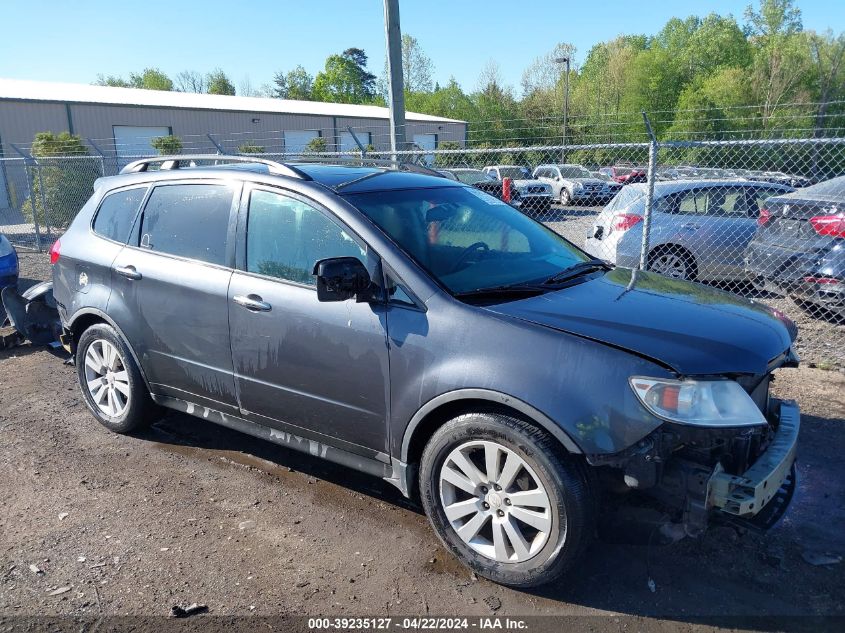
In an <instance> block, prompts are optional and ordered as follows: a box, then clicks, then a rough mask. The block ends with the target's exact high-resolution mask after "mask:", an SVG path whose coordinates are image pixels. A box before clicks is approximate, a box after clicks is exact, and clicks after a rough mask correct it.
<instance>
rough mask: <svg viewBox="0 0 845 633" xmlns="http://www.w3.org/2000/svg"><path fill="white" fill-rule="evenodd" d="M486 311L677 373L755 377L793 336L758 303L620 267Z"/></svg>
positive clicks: (785, 324)
mask: <svg viewBox="0 0 845 633" xmlns="http://www.w3.org/2000/svg"><path fill="white" fill-rule="evenodd" d="M486 309H488V310H491V311H493V312H496V313H498V314H502V315H507V316H510V317H514V318H518V319H522V320H525V321H529V322H532V323H536V324H538V325H542V326H545V327H549V328H552V329H556V330H560V331H562V332H568V333H571V334H575V335H578V336H583V337H586V338H590V339H593V340H597V341H600V342H603V343H606V344H609V345H613V346H614V347H619V348H622V349H625V350H628V351H630V352H633V353H636V354H638V355H640V356H644V357H647V358H650V359H652V360H656V361H658V362H660V363H662V364H663V365H667V366H669V367H671V368H672V369H673V370H675V371H676V372H677V373H679V374H682V375H706V374H739V373H742V374H763V373H765V372H766V371H767V370H768V367H769V364H770V363H771V361H772V360H773V359H775V358H777V357H778V356H780V355H781V354H783V353H784V352H785V351H787V350H788V349H789V347H790V345H791V343H792V340H793V339H794V337H795V333H796V331H795V326H794V324H792V322H791V321H789V319H787V318H786V317H785V316H783V315H782V314H780V313H779V312H777V311H775V310H773V309H771V308H769V307H767V306H765V305H763V304H760V303H756V302H754V301H750V300H747V299H742V298H741V297H737V296H735V295H732V294H729V293H727V292H724V291H721V290H715V289H713V288H710V287H708V286H704V285H701V284H696V283H690V282H684V281H677V280H674V279H669V278H667V277H663V276H662V275H657V274H654V273H648V272H643V271H632V270H630V269H627V268H616V269H614V270H611V271H609V272H607V273H605V274H604V275H602V276H599V277H594V278H593V279H590V280H588V281H585V282H583V283H580V284H577V285H574V286H570V287H568V288H563V289H561V290H558V291H556V292H549V293H546V294H543V295H539V296H536V297H532V298H529V299H523V300H520V301H513V302H510V303H504V304H500V305H494V306H488V307H487V308H486Z"/></svg>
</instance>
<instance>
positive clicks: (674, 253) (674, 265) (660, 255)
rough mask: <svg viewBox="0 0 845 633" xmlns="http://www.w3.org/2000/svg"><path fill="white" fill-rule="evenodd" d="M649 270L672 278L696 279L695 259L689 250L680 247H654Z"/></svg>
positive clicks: (649, 258) (649, 261)
mask: <svg viewBox="0 0 845 633" xmlns="http://www.w3.org/2000/svg"><path fill="white" fill-rule="evenodd" d="M648 270H649V272H653V273H657V274H659V275H663V276H665V277H670V278H672V279H689V280H692V279H695V260H694V259H693V256H692V255H691V254H690V253H689V251H687V250H685V249H683V248H680V247H674V246H669V247H662V248H656V249H654V250H653V251H652V252H651V254H650V255H649V257H648Z"/></svg>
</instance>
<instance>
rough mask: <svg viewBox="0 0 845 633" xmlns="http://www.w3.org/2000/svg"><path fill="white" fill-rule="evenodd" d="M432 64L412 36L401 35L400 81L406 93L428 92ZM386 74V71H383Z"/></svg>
mask: <svg viewBox="0 0 845 633" xmlns="http://www.w3.org/2000/svg"><path fill="white" fill-rule="evenodd" d="M432 70H433V64H432V63H431V59H430V58H429V57H428V56H427V55H426V54H425V53H424V52H423V50H422V47H421V46H420V43H419V41H418V40H417V38H415V37H414V36H412V35H408V34H407V33H403V34H402V80H403V83H404V84H405V90H407V91H408V92H430V91H431V89H432V87H431V86H432V84H431V73H432ZM385 72H386V71H385Z"/></svg>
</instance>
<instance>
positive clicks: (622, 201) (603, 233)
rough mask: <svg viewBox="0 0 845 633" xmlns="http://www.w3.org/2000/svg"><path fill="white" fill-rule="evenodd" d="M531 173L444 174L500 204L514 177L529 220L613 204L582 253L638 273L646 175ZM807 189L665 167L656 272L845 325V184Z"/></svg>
mask: <svg viewBox="0 0 845 633" xmlns="http://www.w3.org/2000/svg"><path fill="white" fill-rule="evenodd" d="M526 172H527V168H523V167H519V166H515V165H493V166H488V167H485V168H484V169H483V170H481V169H472V168H453V169H444V170H441V172H440V173H441V174H443V175H445V176H446V177H449V178H452V179H453V180H459V181H461V182H463V183H465V184H470V185H473V186H475V187H477V188H479V189H481V190H483V191H487V192H488V193H491V194H493V195H495V196H497V197H499V198H503V189H502V187H503V179H504V178H511V189H510V196H509V198H508V200H509V201H510V202H511V204H513V205H514V206H516V207H517V208H520V209H522V210H523V211H525V212H528V213H537V212H539V213H542V212H543V211H548V210H549V209H550V208H551V202H552V201H556V202H559V203H560V204H561V205H563V206H569V205H573V204H591V205H596V204H605V205H606V206H605V207H604V208H603V209H601V210H600V212H599V213H598V215H597V216H596V219H595V222H594V224H593V225H592V226H591V227H590V228H589V230H588V232H587V235H586V239H585V242H584V249H585V250H586V251H587V252H588V253H590V254H591V255H593V256H594V257H597V258H601V259H605V260H607V261H610V262H612V263H614V264H616V265H618V266H626V267H630V268H636V267H637V266H638V264H639V261H640V248H641V244H642V232H643V218H644V216H645V202H646V184H645V182H644V181H645V171H644V170H642V169H641V168H638V167H635V166H634V167H608V168H602V169H600V170H599V171H598V172H591V171H589V170H588V169H586V168H585V167H583V166H581V165H574V164H543V165H538V166H537V167H536V168H535V169H534V171H533V173H532V177H531V178H527V177H526V175H527V173H526ZM600 176H601V177H600ZM809 183H810V179H808V178H805V177H801V176H795V175H788V174H784V173H783V172H774V171H750V170H728V169H712V168H695V167H673V168H671V169H670V168H666V169H663V170H662V171H661V172H659V173H658V178H657V182H656V183H655V187H654V202H653V207H652V223H651V229H650V236H649V245H650V250H649V253H648V268H649V270H651V271H654V272H657V273H660V274H662V275H665V276H668V277H672V278H675V279H685V280H694V281H703V282H736V281H740V282H742V281H746V282H752V283H753V284H755V285H757V286H758V287H760V288H761V289H765V288H769V287H771V288H772V289H777V290H779V291H785V292H786V293H787V294H789V295H790V296H792V297H793V298H794V299H796V300H797V301H798V302H799V303H800V304H802V305H804V306H805V307H809V308H811V309H812V310H815V309H817V308H822V309H823V310H824V311H826V313H831V314H833V315H835V316H838V317H845V247H843V245H842V239H843V238H845V216H843V213H845V180H843V178H841V177H840V178H834V179H832V180H829V181H825V182H822V183H819V184H816V185H810V184H809ZM797 187H803V189H800V190H797V189H796V188H797ZM539 218H540V219H542V215H540V216H539Z"/></svg>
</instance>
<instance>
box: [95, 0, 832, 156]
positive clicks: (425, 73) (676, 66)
mask: <svg viewBox="0 0 845 633" xmlns="http://www.w3.org/2000/svg"><path fill="white" fill-rule="evenodd" d="M576 53H577V51H576V50H575V48H574V47H573V46H572V45H571V44H569V43H566V42H562V43H559V44H557V45H556V46H555V47H553V48H552V49H551V50H549V51H548V53H546V54H545V55H542V56H540V57H538V58H537V59H535V60H534V61H533V62H532V63H531V64H530V65H529V66H528V67H527V68H526V69H525V70H524V72H523V75H522V80H521V85H520V88H521V90H520V91H519V94H517V91H516V90H515V88H514V87H513V86H508V85H506V84H505V83H504V82H503V81H502V78H501V74H500V72H499V70H498V67H497V65H496V64H495V62H494V61H492V60H491V62H489V63H488V64H487V65H486V66H485V67H484V68H483V69H481V72H480V74H479V79H478V84H477V86H476V87H475V88H474V89H472V90H466V89H465V88H464V87H462V86H461V85H460V84H459V83H458V82H457V81H456V80H455V79H454V78H452V79H450V80H449V81H448V82H447V83H446V85H444V86H441V85H439V84H437V83H436V82H434V81H433V78H432V75H433V69H434V65H433V63H432V61H431V59H430V58H429V57H428V56H427V55H426V54H425V52H424V51H423V49H422V46H421V44H420V42H419V41H418V40H417V39H416V38H414V37H413V36H412V35H409V34H405V35H403V37H402V71H403V76H404V81H405V90H406V95H405V105H406V108H407V109H408V110H409V111H414V112H421V113H425V114H432V115H437V116H443V117H448V118H453V119H460V120H464V121H467V122H469V140H470V142H471V143H472V144H473V145H489V146H491V147H495V146H507V145H539V144H557V143H559V142H560V139H561V137H562V133H563V130H562V121H563V116H562V115H563V101H564V99H563V95H564V90H565V87H566V84H567V83H568V86H569V94H570V99H569V108H568V121H569V127H568V129H567V130H566V136H567V139H568V142H569V143H579V142H584V143H587V142H601V141H609V140H611V141H627V140H643V137H644V132H645V128H644V126H643V121H642V118H641V117H640V115H639V114H638V113H639V112H640V111H643V110H644V111H646V112H648V113H650V119H651V123H652V125H653V128H654V131H655V132H656V134H657V135H658V136H659V137H661V138H673V139H679V140H684V139H696V138H708V139H720V138H736V137H749V136H752V135H754V136H758V137H759V136H764V137H766V136H771V135H774V134H777V135H783V136H806V135H808V134H811V135H815V136H822V135H828V134H831V133H834V132H835V131H836V130H841V129H842V128H845V108H843V106H842V103H841V101H842V100H843V99H845V61H844V60H845V35H843V34H842V33H839V34H834V33H832V32H830V31H827V32H824V33H817V32H815V31H811V30H805V29H804V28H803V25H802V20H801V12H800V10H799V9H798V8H797V7H795V6H794V2H793V0H759V3H758V4H757V5H756V6H749V7H748V8H747V9H746V11H745V13H744V16H743V19H742V21H738V20H737V18H735V17H734V16H733V15H727V16H722V15H717V14H715V13H710V14H709V15H706V16H703V17H699V16H691V17H688V18H686V19H681V18H672V19H670V20H669V21H668V22H667V23H666V24H665V25H664V27H663V28H662V29H661V30H660V31H659V32H658V33H657V34H656V35H653V36H646V35H623V36H619V37H616V38H614V39H611V40H607V41H605V42H600V43H598V44H596V45H594V46H593V47H592V48H591V49H590V50H589V51H588V52H587V54H586V55H585V56H584V58H583V61H582V62H581V63H575V62H576V61H577V58H576ZM561 57H568V58H570V59H571V60H572V61H573V64H572V65H571V68H570V71H569V76H568V78H567V76H566V72H565V66H563V65H562V64H559V63H555V60H556V59H559V58H561ZM386 75H387V73H386V70H383V71H382V72H381V73H380V75H379V76H378V77H377V76H376V75H375V74H373V73H372V72H371V71H370V69H369V68H368V56H367V54H366V53H365V52H364V51H363V50H362V49H359V48H349V49H347V50H345V51H343V52H341V53H338V54H333V55H330V56H329V57H328V58H327V59H326V61H325V65H324V67H323V69H322V70H320V71H319V72H317V74H316V75H312V74H310V73H309V72H308V71H307V70H306V69H305V68H304V67H302V66H301V65H298V66H296V67H294V68H292V69H290V70H287V71H279V72H277V73H275V75H274V76H273V78H272V80H271V81H270V82H269V83H267V84H264V85H262V86H261V87H260V88H257V89H255V88H253V87H252V85H251V83H250V82H249V79H248V78H245V80H244V81H242V82H241V84H242V85H241V86H239V89H236V88H235V86H234V83H233V82H232V81H231V79H230V78H229V77H228V76H227V75H226V73H225V72H223V71H222V70H220V69H216V70H214V71H212V72H210V73H207V74H202V73H198V72H195V71H183V72H181V73H179V74H178V75H176V76H175V77H174V78H173V79H171V78H170V77H168V76H167V75H166V74H164V73H163V72H162V71H160V70H158V69H156V68H148V69H145V70H144V71H143V72H141V73H137V74H135V73H133V74H130V75H129V77H128V79H123V78H121V77H112V76H109V77H103V76H99V77H98V80H97V83H99V84H102V85H111V86H129V87H140V88H148V89H153V90H179V91H183V92H205V93H210V94H230V95H233V94H242V95H246V96H265V97H274V98H280V99H299V100H312V101H331V102H338V103H362V104H376V105H385V103H386V101H385V99H386V94H387V79H386ZM567 79H568V82H567Z"/></svg>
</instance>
